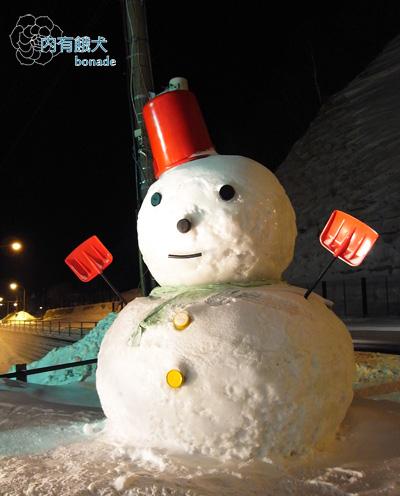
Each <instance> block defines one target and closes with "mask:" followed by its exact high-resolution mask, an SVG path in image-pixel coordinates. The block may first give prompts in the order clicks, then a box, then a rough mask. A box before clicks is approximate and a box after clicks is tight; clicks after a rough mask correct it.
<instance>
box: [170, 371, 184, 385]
mask: <svg viewBox="0 0 400 496" xmlns="http://www.w3.org/2000/svg"><path fill="white" fill-rule="evenodd" d="M184 380H185V377H184V375H183V374H182V373H181V372H179V370H175V369H172V370H170V371H169V372H168V374H167V384H168V386H171V387H172V388H178V387H181V386H182V384H183V381H184Z"/></svg>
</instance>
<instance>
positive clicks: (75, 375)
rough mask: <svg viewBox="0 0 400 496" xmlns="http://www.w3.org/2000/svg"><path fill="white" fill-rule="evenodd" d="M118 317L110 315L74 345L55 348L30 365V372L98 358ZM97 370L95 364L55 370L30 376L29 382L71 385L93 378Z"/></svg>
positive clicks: (113, 314)
mask: <svg viewBox="0 0 400 496" xmlns="http://www.w3.org/2000/svg"><path fill="white" fill-rule="evenodd" d="M116 317H117V314H116V313H111V314H109V315H108V316H107V317H106V318H104V319H102V320H101V321H100V322H99V323H98V324H97V326H96V327H95V328H94V329H92V330H91V331H90V332H89V334H87V335H86V336H85V337H84V338H82V339H81V340H79V341H77V342H76V343H74V344H72V345H69V346H64V347H62V348H54V349H53V350H52V351H50V353H48V354H47V355H46V356H44V357H43V358H42V359H41V360H38V361H37V362H32V363H31V364H30V365H28V367H27V368H28V370H32V369H38V368H41V367H50V366H52V365H58V364H61V363H73V362H79V361H82V360H89V359H91V358H96V357H97V354H98V352H99V349H100V344H101V342H102V340H103V337H104V335H105V333H106V331H107V329H108V328H109V327H110V326H111V324H112V323H113V321H114V320H115V318H116ZM95 370H96V365H95V364H93V365H92V364H89V365H83V366H81V367H73V368H71V369H61V370H53V371H51V372H43V373H40V374H32V375H30V376H29V382H33V383H36V384H48V385H60V384H69V383H72V382H78V381H83V380H85V378H88V377H90V376H92V375H93V373H94V372H95Z"/></svg>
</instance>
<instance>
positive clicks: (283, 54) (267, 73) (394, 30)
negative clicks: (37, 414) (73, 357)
mask: <svg viewBox="0 0 400 496" xmlns="http://www.w3.org/2000/svg"><path fill="white" fill-rule="evenodd" d="M146 6H147V21H148V31H149V41H150V52H151V58H152V69H153V75H154V87H155V91H156V92H157V93H159V92H161V91H162V90H163V89H164V88H165V87H166V86H167V85H168V81H169V79H170V78H172V77H175V76H182V77H186V78H187V79H188V80H189V87H190V89H191V90H192V91H194V93H195V94H196V96H197V98H198V100H199V103H200V106H201V109H202V111H203V115H204V117H205V120H206V123H207V126H208V129H209V133H210V135H211V138H212V140H213V142H214V144H215V146H216V148H217V151H219V152H220V153H228V154H237V155H244V156H248V157H251V158H253V159H255V160H258V161H259V162H261V163H263V164H264V165H266V166H267V167H269V168H271V169H272V170H275V169H276V168H277V167H278V166H279V164H280V163H281V162H282V161H283V160H284V159H285V157H286V155H287V153H288V152H289V150H290V148H291V147H292V146H293V144H294V143H295V142H296V141H297V140H298V139H299V138H300V137H301V136H302V135H303V134H304V132H305V131H306V129H307V127H308V126H309V124H310V122H311V121H312V120H313V118H314V117H315V115H316V113H317V112H318V109H319V108H320V105H321V102H325V101H326V100H327V99H328V98H329V96H330V95H332V94H334V93H335V92H337V91H339V90H340V89H342V88H343V87H344V86H345V85H346V84H347V83H348V82H349V81H351V80H352V79H353V78H354V77H355V76H356V75H357V74H359V73H360V72H361V71H362V70H363V69H364V68H365V66H366V65H367V64H368V63H369V62H370V61H372V60H373V59H374V58H375V57H376V56H377V55H378V54H379V52H380V51H381V50H382V49H383V47H384V46H385V45H386V44H387V43H388V42H389V41H390V40H391V39H392V38H394V37H395V36H396V35H397V34H398V33H399V32H400V2H399V1H398V0H385V1H382V2H377V1H372V0H371V1H365V0H363V1H358V0H352V1H346V2H344V1H343V2H341V1H338V0H332V1H330V0H326V1H324V2H321V1H320V0H315V1H311V2H294V1H291V2H288V1H282V0H276V1H274V0H271V1H263V2H260V1H256V0H252V1H249V2H247V3H244V2H234V1H225V0H219V1H212V2H211V1H201V2H200V1H196V0H193V1H190V2H189V1H187V0H186V1H183V0H180V1H177V0H175V1H169V0H164V1H158V0H157V1H156V0H147V2H146ZM25 14H32V15H34V16H35V17H37V16H40V15H45V16H48V17H50V18H51V19H52V21H53V22H54V23H55V24H58V26H59V27H60V28H61V29H62V30H63V32H64V35H66V36H72V37H74V38H75V37H77V36H81V37H83V36H89V37H90V38H91V39H95V38H97V37H99V36H102V37H104V38H106V40H107V44H106V45H105V47H106V48H107V50H108V53H107V55H109V56H110V58H114V59H116V66H115V67H76V66H75V65H74V57H75V54H67V53H64V54H60V55H58V56H57V57H55V58H54V59H53V60H52V61H51V62H50V63H48V64H46V65H45V66H40V65H37V64H34V65H32V66H22V65H21V64H20V63H19V62H18V60H17V59H16V57H15V49H14V48H13V47H12V46H11V43H10V40H9V35H10V34H11V32H12V30H13V29H14V27H15V25H16V24H17V21H18V18H19V17H20V16H23V15H25ZM1 34H2V43H1V60H2V69H1V95H2V98H1V103H0V107H1V119H2V128H1V129H2V140H1V143H2V153H1V163H0V178H1V197H0V198H1V200H0V201H1V224H0V226H1V228H0V244H1V245H4V244H7V243H9V241H10V240H11V239H12V238H13V237H15V238H18V239H20V240H22V242H23V243H24V251H23V252H22V253H20V254H18V255H10V254H9V252H8V250H7V249H5V248H1V251H0V257H1V258H0V296H3V295H4V296H5V297H9V296H10V293H9V291H8V290H7V285H8V283H9V282H10V281H11V280H17V282H19V283H20V284H21V285H22V286H24V287H25V288H26V293H27V296H29V295H31V294H32V293H35V294H36V295H37V296H38V295H42V294H43V293H46V292H47V291H49V290H50V289H51V288H52V287H53V286H55V285H58V284H60V283H67V284H72V285H75V286H76V287H77V288H78V289H79V288H80V287H81V288H82V285H83V283H81V282H79V281H78V279H77V278H76V276H75V275H74V274H73V273H72V272H71V270H70V269H69V268H68V267H67V265H66V264H65V263H64V258H65V257H66V256H67V255H68V254H69V253H70V252H71V251H72V250H73V249H74V248H75V247H76V246H77V245H78V244H80V243H81V242H82V241H84V240H85V239H87V238H88V237H90V236H92V235H93V234H96V235H97V236H98V237H99V238H100V239H101V240H102V241H103V243H104V244H105V245H106V246H107V248H108V249H109V250H110V251H111V253H112V254H113V256H114V262H113V264H112V265H111V266H110V267H109V268H107V269H106V272H105V274H106V275H107V276H108V277H109V279H110V280H111V281H112V282H113V283H114V285H115V286H117V287H118V288H119V289H120V290H121V291H125V290H128V289H131V288H135V287H137V286H138V284H139V277H138V270H137V247H136V231H135V208H136V199H135V184H134V163H133V160H132V158H131V150H132V135H131V122H130V115H129V100H128V96H127V77H126V65H125V46H124V32H123V22H122V13H121V2H120V1H118V0H103V1H102V0H79V1H78V0H69V1H65V0H64V1H62V0H58V1H57V0H3V3H2V19H1ZM98 53H100V51H99V52H98ZM105 55H106V54H104V56H105ZM85 57H89V56H88V55H85ZM92 57H95V58H98V56H97V55H94V54H93V55H92ZM98 279H99V281H96V282H92V283H88V284H87V285H86V286H89V285H92V287H93V288H94V287H95V285H97V286H96V287H98V286H102V285H104V284H105V283H104V282H103V281H102V280H101V279H100V278H98ZM85 289H87V287H85Z"/></svg>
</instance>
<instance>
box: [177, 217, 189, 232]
mask: <svg viewBox="0 0 400 496" xmlns="http://www.w3.org/2000/svg"><path fill="white" fill-rule="evenodd" d="M176 228H177V229H178V231H179V232H181V233H183V234H185V233H187V232H189V231H190V229H191V228H192V224H191V222H190V220H188V219H181V220H179V221H178V223H177V224H176Z"/></svg>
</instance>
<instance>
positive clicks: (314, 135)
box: [276, 37, 400, 285]
mask: <svg viewBox="0 0 400 496" xmlns="http://www.w3.org/2000/svg"><path fill="white" fill-rule="evenodd" d="M399 85H400V37H397V38H395V39H394V40H393V41H392V42H391V43H390V44H389V45H388V46H387V47H386V49H385V50H384V51H383V53H382V54H381V55H380V56H379V57H378V58H377V59H376V60H375V61H374V62H373V63H372V64H370V66H369V67H368V68H367V69H366V70H365V71H364V72H363V73H362V74H360V75H359V76H358V77H357V78H355V79H354V80H353V81H352V82H351V83H350V84H349V85H348V86H347V87H346V88H344V89H343V90H342V91H341V92H339V93H337V94H336V95H334V96H333V97H332V98H331V99H330V100H329V101H328V103H327V104H325V105H324V106H323V107H322V109H321V110H320V112H319V115H318V116H317V118H316V119H315V120H314V121H313V123H312V124H311V125H310V128H309V129H308V131H307V133H306V134H305V135H304V136H303V138H301V139H300V140H299V141H298V142H297V143H296V144H295V145H294V147H293V148H292V150H291V151H290V153H289V155H288V157H287V158H286V160H285V161H284V163H283V164H282V165H281V166H280V167H279V169H278V171H277V172H276V175H277V177H278V178H279V180H280V181H281V183H282V185H283V187H284V188H285V190H286V192H287V194H288V196H289V198H290V199H291V201H292V204H293V208H294V210H295V212H296V220H297V228H298V237H297V241H296V248H295V253H294V258H293V263H292V264H291V265H290V267H289V268H288V270H287V271H286V273H285V277H286V278H287V280H288V281H290V282H296V283H297V284H301V285H304V284H306V283H307V282H311V281H312V280H313V278H314V277H316V275H317V274H318V271H319V270H320V269H322V267H324V266H325V265H326V263H327V261H329V254H328V253H327V252H326V250H323V249H322V248H321V247H320V245H319V243H318V237H319V234H320V232H321V231H322V229H323V227H324V225H325V224H326V222H327V221H328V219H329V217H330V215H331V213H332V212H333V210H336V209H338V210H343V211H345V212H348V213H349V214H351V215H354V216H355V217H357V218H359V219H360V220H362V221H363V222H366V223H367V224H368V225H370V226H371V227H372V228H373V229H375V230H376V231H377V232H378V233H379V234H380V238H379V240H378V242H377V243H376V244H375V246H374V247H373V249H372V251H371V254H370V255H369V256H368V257H367V258H366V259H365V260H364V262H363V263H362V265H360V266H359V267H357V270H355V269H354V268H352V267H349V266H348V265H347V264H343V263H338V264H335V267H334V269H332V270H330V271H329V272H328V273H327V275H326V277H325V278H326V279H327V280H329V279H332V278H337V279H339V278H340V279H342V277H343V274H346V280H347V279H348V278H349V277H350V278H351V277H358V278H359V277H361V276H365V277H366V276H368V275H370V274H371V273H374V274H383V275H389V274H392V273H393V274H398V273H399V272H400V168H399V166H398V157H399V155H400V139H399V132H400V131H399V124H398V122H399V114H400V99H399V96H398V88H399ZM314 273H315V275H314Z"/></svg>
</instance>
